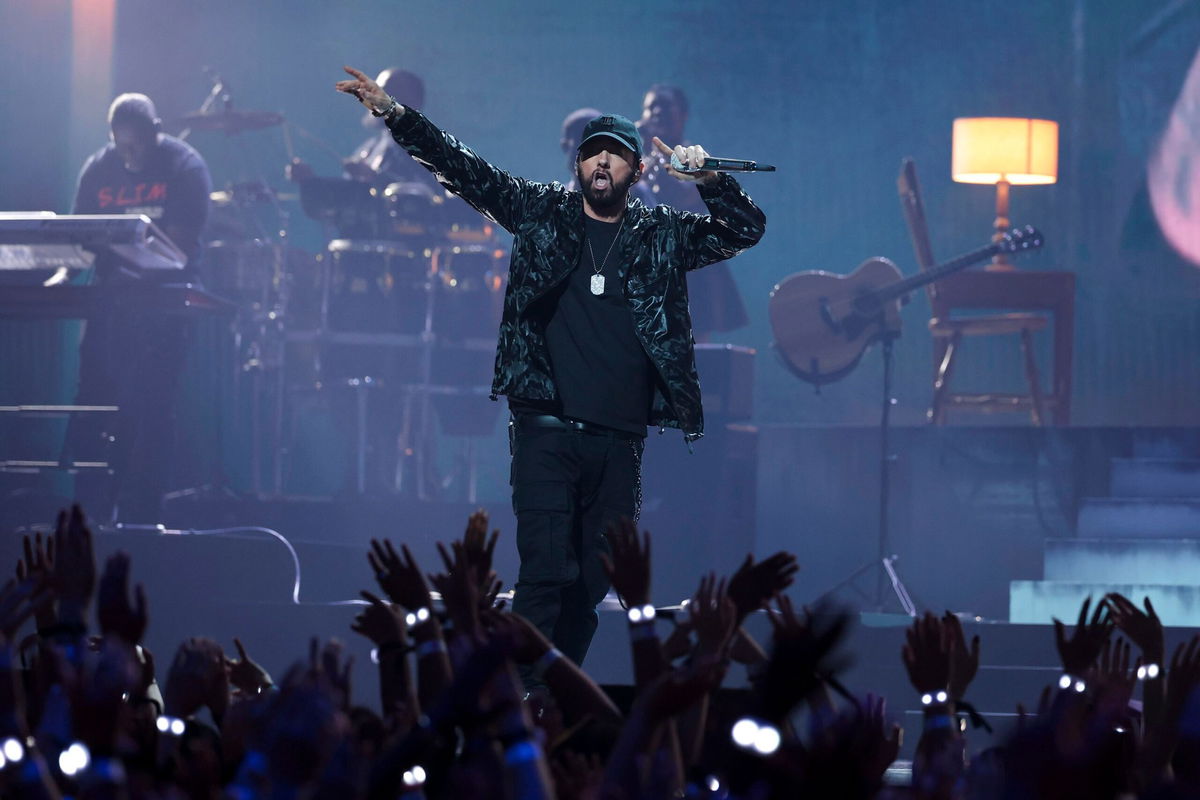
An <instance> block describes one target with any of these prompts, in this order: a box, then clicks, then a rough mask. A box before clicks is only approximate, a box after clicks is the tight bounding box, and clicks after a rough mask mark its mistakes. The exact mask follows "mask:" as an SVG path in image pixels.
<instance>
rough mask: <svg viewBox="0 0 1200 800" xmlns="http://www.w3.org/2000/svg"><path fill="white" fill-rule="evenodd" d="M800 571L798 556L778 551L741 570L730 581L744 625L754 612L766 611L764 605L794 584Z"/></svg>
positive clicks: (748, 561) (750, 560) (749, 561)
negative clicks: (795, 576) (794, 577)
mask: <svg viewBox="0 0 1200 800" xmlns="http://www.w3.org/2000/svg"><path fill="white" fill-rule="evenodd" d="M799 569H800V567H799V566H797V564H796V557H795V556H794V555H792V554H791V553H785V552H782V551H781V552H778V553H776V554H775V555H773V556H771V557H769V558H766V559H764V560H763V561H760V562H758V563H757V564H755V563H754V556H746V560H745V561H743V562H742V565H741V566H740V567H738V570H737V572H735V573H733V576H732V577H730V579H729V588H728V591H729V598H730V599H731V600H733V604H734V606H735V607H736V608H737V621H738V624H739V625H740V624H741V623H742V621H743V620H745V619H746V617H747V616H749V615H750V614H751V613H752V612H754V611H757V610H759V609H760V608H762V606H763V603H765V602H767V600H769V599H770V598H772V597H774V596H775V595H777V594H779V593H780V592H782V591H783V590H784V589H786V588H787V587H789V586H791V585H792V577H793V576H794V575H795V574H796V572H797V571H798V570H799Z"/></svg>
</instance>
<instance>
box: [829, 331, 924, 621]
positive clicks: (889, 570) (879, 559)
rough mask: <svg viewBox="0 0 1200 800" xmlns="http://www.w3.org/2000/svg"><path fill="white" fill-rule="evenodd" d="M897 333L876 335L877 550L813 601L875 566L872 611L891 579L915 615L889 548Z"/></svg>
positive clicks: (904, 607)
mask: <svg viewBox="0 0 1200 800" xmlns="http://www.w3.org/2000/svg"><path fill="white" fill-rule="evenodd" d="M882 326H883V320H882V319H880V327H881V328H882ZM897 337H898V334H895V333H890V332H888V331H886V330H884V331H883V334H882V335H881V336H880V339H879V341H880V343H881V345H882V351H883V407H882V409H881V411H880V415H879V552H878V555H877V556H876V557H875V558H874V559H872V560H871V561H868V562H867V563H865V564H863V565H862V566H861V567H859V568H858V569H856V570H854V572H852V573H850V574H849V575H847V576H846V577H845V578H843V579H842V580H841V581H839V582H838V583H837V584H836V585H835V586H834V587H833V588H831V589H829V590H828V591H826V592H825V593H824V594H822V595H821V596H820V597H819V598H817V600H816V605H820V604H821V602H822V601H824V600H825V599H826V598H827V597H829V596H830V595H832V594H833V593H834V592H836V591H838V590H839V589H841V588H842V587H843V586H854V588H855V589H858V587H857V586H855V584H854V582H855V581H856V580H858V578H859V577H860V576H862V575H864V574H866V573H868V572H870V571H872V570H878V572H877V573H876V583H875V611H877V612H882V611H883V609H884V598H885V595H886V593H887V586H886V584H887V583H890V584H891V590H892V594H894V595H895V596H896V600H897V602H899V604H900V608H901V609H902V610H903V611H904V613H905V614H907V615H908V616H910V617H916V616H917V607H916V605H914V604H913V601H912V597H910V596H909V594H908V589H907V587H905V585H904V581H903V580H901V579H900V575H899V573H898V572H897V571H896V562H897V561H898V560H899V558H900V557H899V556H897V555H895V554H894V553H889V552H888V549H889V547H888V544H889V542H888V500H889V497H890V494H891V464H892V462H893V461H895V460H896V457H895V456H894V455H893V454H892V453H891V452H889V451H890V449H891V445H890V441H889V439H890V436H889V434H890V432H891V418H892V406H893V405H894V404H895V402H896V401H895V399H894V398H893V397H892V361H893V354H892V345H893V344H894V343H895V341H896V338H897ZM859 593H860V594H862V591H861V590H859Z"/></svg>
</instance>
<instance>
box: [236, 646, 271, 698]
mask: <svg viewBox="0 0 1200 800" xmlns="http://www.w3.org/2000/svg"><path fill="white" fill-rule="evenodd" d="M233 645H234V647H236V648H237V651H238V657H237V660H236V661H235V660H233V659H231V658H226V659H225V669H226V671H227V672H228V674H229V685H230V686H232V687H233V688H234V689H236V690H237V691H238V692H240V693H241V694H243V695H256V694H258V693H259V692H261V691H263V690H264V689H269V688H271V686H273V685H274V683H273V682H272V680H271V674H270V673H269V672H267V671H266V670H265V669H263V668H262V667H261V666H260V665H259V664H257V663H255V662H254V660H253V659H251V658H250V656H248V655H246V648H245V646H244V645H242V640H241V639H238V638H237V637H234V640H233Z"/></svg>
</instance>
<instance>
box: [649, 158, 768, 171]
mask: <svg viewBox="0 0 1200 800" xmlns="http://www.w3.org/2000/svg"><path fill="white" fill-rule="evenodd" d="M671 166H672V167H674V168H675V169H676V170H678V171H679V172H774V171H775V167H773V166H772V165H770V164H759V163H758V162H757V161H746V160H744V159H740V158H713V157H712V156H709V157H708V158H706V159H704V163H703V164H702V165H701V166H700V167H699V168H697V169H691V168H686V169H685V168H684V166H683V162H682V161H680V160H679V156H677V155H675V154H674V153H672V154H671Z"/></svg>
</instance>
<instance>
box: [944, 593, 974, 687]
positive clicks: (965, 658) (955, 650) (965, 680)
mask: <svg viewBox="0 0 1200 800" xmlns="http://www.w3.org/2000/svg"><path fill="white" fill-rule="evenodd" d="M942 626H943V628H944V629H945V631H946V635H947V636H949V637H950V659H951V661H952V662H953V663H952V664H951V669H950V696H951V697H952V698H954V699H955V700H961V699H962V698H963V696H964V695H966V693H967V687H968V686H970V685H971V681H973V680H975V673H977V672H978V671H979V636H978V635H976V636H973V637H971V647H970V648H969V649H968V648H967V639H966V636H965V635H964V634H963V628H962V622H961V621H960V620H959V618H958V617H956V616H955V615H954V614H951V613H950V612H949V611H947V612H946V613H945V614H943V615H942Z"/></svg>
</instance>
